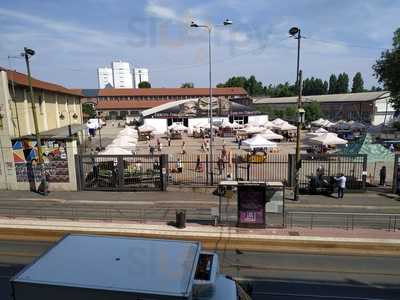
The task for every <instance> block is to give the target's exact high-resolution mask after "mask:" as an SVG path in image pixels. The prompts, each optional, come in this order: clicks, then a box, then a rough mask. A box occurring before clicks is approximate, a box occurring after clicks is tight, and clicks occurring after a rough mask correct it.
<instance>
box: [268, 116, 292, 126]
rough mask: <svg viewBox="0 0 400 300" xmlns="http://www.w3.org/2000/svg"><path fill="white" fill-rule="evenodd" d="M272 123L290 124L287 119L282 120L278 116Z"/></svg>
mask: <svg viewBox="0 0 400 300" xmlns="http://www.w3.org/2000/svg"><path fill="white" fill-rule="evenodd" d="M271 123H272V124H274V125H275V126H281V125H283V124H288V122H286V121H285V120H282V119H280V118H276V119H275V120H273V121H272V122H271Z"/></svg>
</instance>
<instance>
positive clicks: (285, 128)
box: [279, 123, 297, 131]
mask: <svg viewBox="0 0 400 300" xmlns="http://www.w3.org/2000/svg"><path fill="white" fill-rule="evenodd" d="M296 129H297V127H296V126H293V125H291V124H289V123H285V124H282V125H280V126H279V130H281V131H290V130H296Z"/></svg>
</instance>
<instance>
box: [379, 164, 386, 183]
mask: <svg viewBox="0 0 400 300" xmlns="http://www.w3.org/2000/svg"><path fill="white" fill-rule="evenodd" d="M385 182H386V166H383V167H382V168H381V170H380V171H379V185H383V186H385Z"/></svg>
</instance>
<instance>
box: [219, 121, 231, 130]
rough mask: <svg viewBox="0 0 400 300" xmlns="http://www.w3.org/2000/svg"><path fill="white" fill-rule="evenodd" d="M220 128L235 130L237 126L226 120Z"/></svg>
mask: <svg viewBox="0 0 400 300" xmlns="http://www.w3.org/2000/svg"><path fill="white" fill-rule="evenodd" d="M219 127H222V128H234V127H235V125H233V124H232V123H231V122H229V121H227V120H225V119H224V120H223V121H222V123H221V125H219Z"/></svg>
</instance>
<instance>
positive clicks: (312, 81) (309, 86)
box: [303, 77, 328, 96]
mask: <svg viewBox="0 0 400 300" xmlns="http://www.w3.org/2000/svg"><path fill="white" fill-rule="evenodd" d="M327 84H328V83H327V82H326V81H325V82H324V81H322V79H320V78H314V77H311V78H306V79H305V80H304V81H303V95H304V96H309V95H324V94H326V93H327V92H328V88H327Z"/></svg>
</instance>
